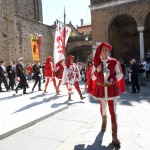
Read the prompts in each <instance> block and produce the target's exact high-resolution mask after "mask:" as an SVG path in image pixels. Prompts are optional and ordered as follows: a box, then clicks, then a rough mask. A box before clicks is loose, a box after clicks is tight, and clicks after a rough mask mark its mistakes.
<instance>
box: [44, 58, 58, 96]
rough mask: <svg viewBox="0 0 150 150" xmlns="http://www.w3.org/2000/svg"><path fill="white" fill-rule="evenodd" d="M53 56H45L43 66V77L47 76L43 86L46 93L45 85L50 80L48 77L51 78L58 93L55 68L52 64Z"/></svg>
mask: <svg viewBox="0 0 150 150" xmlns="http://www.w3.org/2000/svg"><path fill="white" fill-rule="evenodd" d="M52 59H53V57H52V56H49V57H47V58H46V63H45V67H44V73H45V77H46V78H47V81H46V84H45V88H44V93H47V86H48V84H49V82H50V79H52V81H53V84H54V87H55V90H56V93H57V94H58V88H57V86H56V79H55V77H56V75H55V68H54V64H53V62H52Z"/></svg>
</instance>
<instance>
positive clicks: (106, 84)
mask: <svg viewBox="0 0 150 150" xmlns="http://www.w3.org/2000/svg"><path fill="white" fill-rule="evenodd" d="M96 84H97V85H100V86H104V87H109V86H113V85H115V84H116V83H112V84H109V83H99V82H97V83H96Z"/></svg>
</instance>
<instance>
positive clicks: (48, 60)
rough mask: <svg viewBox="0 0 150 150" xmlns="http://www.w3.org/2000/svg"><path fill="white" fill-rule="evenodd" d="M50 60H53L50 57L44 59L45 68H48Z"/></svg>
mask: <svg viewBox="0 0 150 150" xmlns="http://www.w3.org/2000/svg"><path fill="white" fill-rule="evenodd" d="M52 59H53V57H52V56H48V57H47V58H46V63H45V68H50V62H51V61H52Z"/></svg>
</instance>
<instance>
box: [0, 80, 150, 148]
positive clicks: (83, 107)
mask: <svg viewBox="0 0 150 150" xmlns="http://www.w3.org/2000/svg"><path fill="white" fill-rule="evenodd" d="M81 87H82V88H83V86H82V85H81ZM130 91H131V87H128V88H127V93H125V94H123V95H122V96H121V98H120V99H119V100H118V124H119V132H118V136H119V139H120V141H121V147H120V148H116V147H114V145H113V144H112V143H111V124H110V116H109V113H108V126H107V130H106V132H105V133H103V132H100V127H101V117H100V114H99V104H98V103H97V101H95V100H93V99H92V98H91V97H90V96H89V95H88V94H85V95H86V96H87V98H86V99H85V100H84V101H83V102H81V101H80V100H79V97H78V95H76V94H74V95H73V99H74V101H73V102H69V103H67V104H66V103H64V102H63V100H64V101H65V99H66V98H67V95H63V97H61V98H60V99H61V100H60V101H56V100H55V101H53V103H52V104H51V108H53V107H55V108H56V107H60V106H62V107H63V106H67V107H68V109H65V110H63V111H61V112H59V113H57V114H55V115H53V116H51V117H50V118H48V119H46V120H43V121H42V122H39V123H38V124H35V125H34V126H32V127H30V128H27V129H25V130H22V131H20V132H18V133H16V134H14V135H12V136H10V137H8V138H6V139H3V140H2V141H0V150H113V149H114V150H117V149H121V150H149V149H150V144H149V140H150V138H149V135H150V126H149V125H150V109H149V108H150V93H149V91H150V82H148V85H147V86H142V87H141V93H138V94H132V93H130ZM63 92H64V94H66V92H65V91H64V90H63ZM83 93H84V92H83ZM64 97H66V98H64ZM62 99H63V100H62ZM34 100H35V99H34ZM44 104H45V103H44ZM46 104H48V105H49V104H50V103H46ZM49 106H50V105H49ZM35 107H37V106H35ZM23 111H25V110H23ZM28 115H29V114H28ZM8 143H9V144H8Z"/></svg>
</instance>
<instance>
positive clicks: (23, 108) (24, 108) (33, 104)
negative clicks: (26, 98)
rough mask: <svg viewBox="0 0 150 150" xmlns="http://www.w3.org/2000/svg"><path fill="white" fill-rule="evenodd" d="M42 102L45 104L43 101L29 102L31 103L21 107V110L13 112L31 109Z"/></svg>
mask: <svg viewBox="0 0 150 150" xmlns="http://www.w3.org/2000/svg"><path fill="white" fill-rule="evenodd" d="M41 104H43V101H41V102H34V103H31V104H29V105H26V106H24V107H22V108H20V109H19V110H17V111H15V112H14V113H12V114H15V113H17V112H21V111H24V110H26V109H29V108H32V107H34V106H37V105H41Z"/></svg>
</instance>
